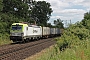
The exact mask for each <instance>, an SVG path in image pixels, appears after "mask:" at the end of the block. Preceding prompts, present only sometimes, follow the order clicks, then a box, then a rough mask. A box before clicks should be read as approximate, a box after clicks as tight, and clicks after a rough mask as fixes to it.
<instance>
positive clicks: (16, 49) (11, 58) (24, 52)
mask: <svg viewBox="0 0 90 60" xmlns="http://www.w3.org/2000/svg"><path fill="white" fill-rule="evenodd" d="M54 43H55V41H54V40H53V38H49V39H43V40H39V41H33V42H29V43H25V44H11V45H5V46H1V47H0V60H23V59H25V58H27V57H29V56H31V55H33V54H35V53H37V52H39V51H41V50H42V49H44V48H47V47H49V46H50V45H52V44H54Z"/></svg>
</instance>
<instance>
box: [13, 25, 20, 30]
mask: <svg viewBox="0 0 90 60" xmlns="http://www.w3.org/2000/svg"><path fill="white" fill-rule="evenodd" d="M12 30H22V25H12Z"/></svg>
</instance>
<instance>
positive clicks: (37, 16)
mask: <svg viewBox="0 0 90 60" xmlns="http://www.w3.org/2000/svg"><path fill="white" fill-rule="evenodd" d="M33 4H34V5H33V7H32V11H31V17H32V18H33V19H34V20H35V21H36V22H37V24H38V25H42V24H43V25H44V26H46V25H47V21H48V20H49V18H50V16H51V13H52V8H50V7H51V5H50V3H48V2H46V1H38V2H36V1H34V2H33Z"/></svg>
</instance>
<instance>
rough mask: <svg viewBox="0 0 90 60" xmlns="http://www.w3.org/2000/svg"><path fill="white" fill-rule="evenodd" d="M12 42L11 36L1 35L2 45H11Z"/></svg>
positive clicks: (0, 43)
mask: <svg viewBox="0 0 90 60" xmlns="http://www.w3.org/2000/svg"><path fill="white" fill-rule="evenodd" d="M11 42H12V41H10V39H9V36H7V35H0V45H5V44H9V43H11Z"/></svg>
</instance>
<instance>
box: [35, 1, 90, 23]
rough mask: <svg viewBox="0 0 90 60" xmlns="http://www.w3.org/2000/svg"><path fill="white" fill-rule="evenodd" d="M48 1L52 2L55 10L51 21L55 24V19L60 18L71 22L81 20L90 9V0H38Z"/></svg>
mask: <svg viewBox="0 0 90 60" xmlns="http://www.w3.org/2000/svg"><path fill="white" fill-rule="evenodd" d="M36 1H46V2H49V3H50V4H51V8H52V10H53V13H52V16H51V17H50V20H49V22H50V23H52V24H53V21H54V20H56V19H58V18H60V19H61V20H63V21H66V20H67V22H68V23H69V22H70V20H71V23H76V22H77V21H81V20H82V19H83V17H84V13H86V12H89V10H90V0H36Z"/></svg>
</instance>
